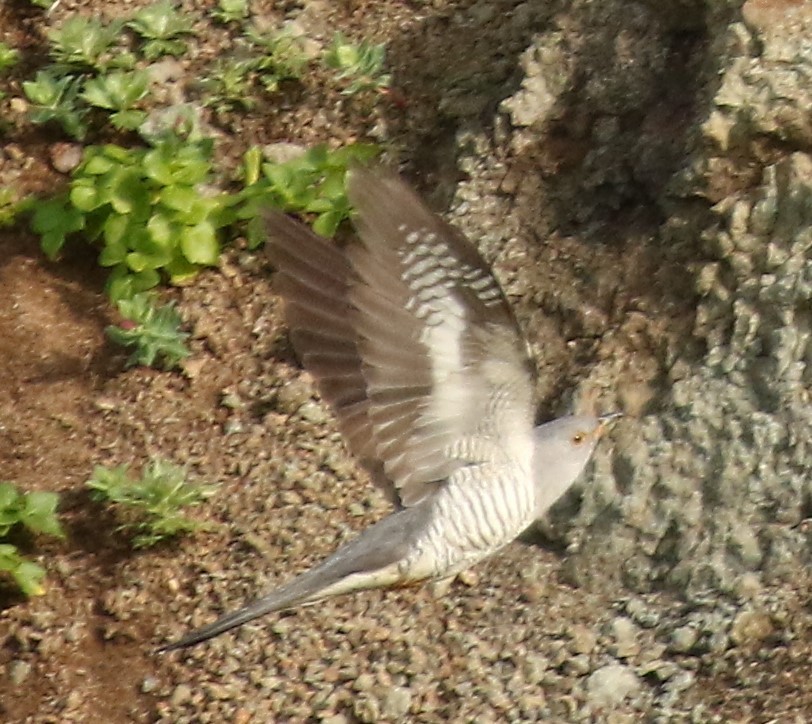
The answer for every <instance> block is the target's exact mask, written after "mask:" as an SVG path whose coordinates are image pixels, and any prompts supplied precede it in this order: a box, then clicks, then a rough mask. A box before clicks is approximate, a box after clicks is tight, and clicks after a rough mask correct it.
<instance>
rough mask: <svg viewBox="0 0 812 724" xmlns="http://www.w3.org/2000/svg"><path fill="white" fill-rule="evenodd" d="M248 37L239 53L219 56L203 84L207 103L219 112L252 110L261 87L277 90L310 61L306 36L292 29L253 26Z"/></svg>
mask: <svg viewBox="0 0 812 724" xmlns="http://www.w3.org/2000/svg"><path fill="white" fill-rule="evenodd" d="M246 37H247V42H246V43H244V44H243V46H242V47H239V48H238V49H237V55H236V56H235V57H234V58H226V59H221V60H219V61H218V62H217V63H216V65H215V68H214V72H212V73H210V74H209V76H208V77H207V78H206V79H205V80H204V81H203V82H202V84H201V85H202V87H203V90H204V91H205V94H204V95H205V100H204V104H205V105H207V106H210V107H212V108H214V110H215V112H217V113H224V112H226V111H229V110H233V109H236V108H244V109H245V110H252V109H253V108H255V107H256V103H257V93H258V91H260V90H264V91H265V92H267V93H275V92H276V91H278V90H279V86H280V84H281V83H282V82H283V81H285V80H296V79H298V78H300V77H301V75H302V71H303V70H304V68H305V66H306V65H307V63H308V62H309V59H308V57H307V54H306V53H305V50H304V41H303V39H302V38H301V37H300V36H297V35H294V34H292V33H290V32H289V31H286V30H283V31H280V32H277V33H271V34H270V35H263V34H262V33H260V32H259V31H257V30H256V29H253V30H249V31H248V33H247V36H246Z"/></svg>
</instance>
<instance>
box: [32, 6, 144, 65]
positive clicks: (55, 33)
mask: <svg viewBox="0 0 812 724" xmlns="http://www.w3.org/2000/svg"><path fill="white" fill-rule="evenodd" d="M122 27H123V24H122V23H121V22H113V23H110V24H109V25H105V24H104V23H102V22H101V21H100V20H98V19H96V18H86V17H83V16H81V15H72V16H71V17H69V18H68V19H67V20H65V22H64V23H62V25H60V26H59V27H56V28H52V29H51V30H49V31H48V40H49V41H50V44H51V48H50V52H51V57H52V58H53V59H54V61H55V62H56V64H57V72H59V73H60V74H62V73H68V72H71V71H80V72H85V71H98V72H105V71H107V70H108V69H109V68H110V67H111V66H114V67H122V63H124V64H131V63H132V58H131V57H130V56H129V55H127V54H122V53H120V52H114V51H115V50H117V49H116V48H115V46H116V45H117V41H118V37H119V34H120V33H121V29H122Z"/></svg>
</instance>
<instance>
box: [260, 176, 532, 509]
mask: <svg viewBox="0 0 812 724" xmlns="http://www.w3.org/2000/svg"><path fill="white" fill-rule="evenodd" d="M348 193H349V197H350V201H351V203H352V205H353V207H354V208H355V210H356V212H357V215H356V216H355V218H354V222H355V226H356V228H357V230H358V234H359V236H360V242H358V243H353V244H350V245H349V246H348V247H347V248H346V249H343V250H342V249H339V248H338V247H337V246H335V245H334V244H333V243H332V242H331V241H329V240H326V239H323V238H321V237H319V236H316V235H315V234H313V233H312V232H311V231H310V230H309V229H307V228H306V227H304V226H302V225H301V224H299V223H297V222H295V221H293V220H292V219H290V218H288V217H286V216H284V215H282V214H275V213H274V214H271V215H269V217H268V220H267V226H268V236H269V242H268V251H269V255H270V258H271V261H272V263H273V264H274V266H275V267H276V269H277V271H278V277H277V279H278V281H277V285H278V286H277V289H278V291H279V293H280V294H281V296H282V297H283V299H284V300H285V310H286V319H287V322H288V325H289V326H290V330H291V339H292V342H293V346H294V348H295V349H296V351H297V353H298V355H299V356H300V358H301V360H302V363H303V364H304V366H305V368H306V369H308V370H309V371H310V372H311V373H312V374H313V376H314V378H315V380H316V383H317V385H318V387H319V391H320V393H321V395H322V397H323V398H324V399H325V400H326V401H327V402H328V403H329V404H330V405H331V406H332V408H333V409H334V411H335V413H336V415H337V417H338V421H339V425H340V429H341V431H342V433H343V434H344V436H345V438H346V439H347V442H348V444H349V447H350V449H351V450H352V452H353V453H354V454H355V455H356V456H358V458H359V459H360V460H361V462H362V464H364V465H365V467H367V469H368V470H370V472H371V473H372V476H373V479H374V480H375V482H376V483H377V484H379V485H381V486H383V487H384V488H388V489H389V492H390V493H391V494H393V497H394V499H395V500H396V501H397V502H399V503H400V504H401V505H403V506H406V507H408V506H412V505H415V504H416V503H417V502H419V501H420V500H422V499H424V498H425V497H426V496H427V495H430V494H431V493H432V492H433V491H434V490H436V489H437V487H438V486H439V485H441V484H442V483H443V481H445V480H446V479H448V478H449V477H450V476H451V475H453V473H454V472H455V471H457V470H459V469H460V468H461V467H465V466H467V465H474V464H479V463H494V464H500V463H502V462H505V463H509V464H511V465H518V466H520V468H524V469H525V470H526V471H528V472H527V474H529V465H530V459H531V457H532V439H531V432H530V431H531V429H532V423H533V411H534V409H533V408H534V405H533V378H532V373H531V369H532V367H531V365H530V364H529V360H528V356H527V351H526V347H525V345H524V342H523V340H522V338H521V335H520V334H519V331H518V328H517V326H516V323H515V320H514V318H513V315H512V313H511V311H510V308H509V307H508V305H507V302H506V300H505V298H504V296H503V294H502V291H501V289H500V287H499V285H498V283H497V282H496V280H495V279H494V277H493V275H492V274H491V272H490V271H489V269H488V267H487V265H486V264H485V262H484V261H483V260H482V258H481V257H480V255H479V254H478V253H477V251H476V250H475V249H474V248H473V246H471V244H470V243H469V242H468V241H467V240H466V239H465V237H464V236H463V235H462V234H461V233H460V232H458V231H457V230H456V229H454V228H453V227H451V226H450V225H449V224H447V223H446V222H445V221H443V220H442V219H441V218H440V217H439V216H437V215H436V214H434V213H432V212H431V211H429V210H428V209H427V208H426V207H425V206H424V205H423V203H422V202H421V201H420V200H419V199H418V197H417V196H416V195H415V194H414V193H412V191H411V190H409V188H408V187H407V186H406V185H405V184H404V183H403V182H402V181H400V180H399V179H398V178H397V177H395V176H392V175H389V174H385V173H382V172H379V171H372V170H368V169H355V170H352V171H351V172H350V176H349V179H348Z"/></svg>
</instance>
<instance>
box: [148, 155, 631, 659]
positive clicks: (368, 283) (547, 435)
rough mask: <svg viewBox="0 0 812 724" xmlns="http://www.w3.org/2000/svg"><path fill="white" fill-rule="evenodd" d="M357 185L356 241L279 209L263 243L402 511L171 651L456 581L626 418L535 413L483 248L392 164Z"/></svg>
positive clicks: (299, 341) (365, 455)
mask: <svg viewBox="0 0 812 724" xmlns="http://www.w3.org/2000/svg"><path fill="white" fill-rule="evenodd" d="M346 188H347V196H348V199H349V202H350V205H351V207H352V208H353V209H354V216H353V224H354V226H355V229H356V232H357V238H356V239H354V240H353V241H352V242H351V243H349V244H347V245H346V246H344V247H340V246H338V245H337V244H336V243H335V242H333V241H331V240H330V239H327V238H324V237H321V236H318V235H317V234H315V233H314V232H312V231H311V230H310V229H309V228H308V227H307V226H305V225H304V224H302V223H301V222H299V221H297V220H294V219H293V218H291V217H289V216H287V215H285V214H283V213H281V212H267V213H266V219H265V222H266V231H267V236H268V240H267V243H266V249H267V253H268V256H269V258H270V263H271V266H272V267H273V268H275V271H276V275H275V279H274V287H275V290H276V291H277V292H278V294H279V295H280V296H281V297H282V300H283V303H284V317H285V321H286V323H287V325H288V329H289V336H290V340H291V343H292V346H293V348H294V350H295V352H296V353H297V355H298V357H299V359H300V361H301V362H302V364H303V366H304V368H305V369H306V370H308V371H309V372H310V373H311V375H312V377H313V379H314V381H315V383H316V386H317V388H318V390H319V393H320V395H321V397H322V399H323V400H324V401H326V402H327V403H328V405H329V406H330V407H331V408H332V410H333V412H334V415H335V418H336V420H337V424H338V427H339V429H340V431H341V433H342V435H343V437H344V439H345V441H346V443H347V446H348V448H349V450H350V451H351V452H352V453H353V454H354V455H355V457H356V458H357V459H358V462H359V463H360V465H361V467H362V468H364V469H365V470H366V472H367V473H368V474H369V477H370V479H371V481H372V482H373V483H374V484H375V485H376V486H378V487H379V488H381V489H382V490H383V491H384V492H385V493H386V494H387V496H388V497H389V499H390V501H391V502H392V503H393V504H394V510H393V512H392V513H391V514H390V515H388V516H387V517H384V518H383V519H382V520H380V521H379V522H377V523H375V524H373V525H372V526H370V527H369V528H367V529H366V530H364V531H363V532H362V533H361V534H360V535H358V537H356V538H355V539H353V540H351V541H350V542H349V543H347V544H346V545H344V546H343V547H340V548H339V549H338V550H337V551H336V552H335V553H334V554H332V555H331V556H329V557H327V558H326V559H325V560H324V561H323V562H322V563H320V564H318V565H316V566H315V567H314V568H312V569H310V570H308V571H306V572H304V573H302V574H300V575H299V576H297V577H294V578H293V579H292V580H291V581H290V582H288V583H286V584H283V585H282V586H281V587H279V588H277V589H275V590H272V591H271V592H270V593H268V594H267V595H264V596H261V597H260V598H258V599H256V600H255V601H253V602H252V603H249V604H248V605H246V606H245V607H244V608H241V609H239V610H237V611H235V612H233V613H228V614H226V615H224V616H222V617H221V618H219V619H218V620H216V621H214V623H211V624H209V625H207V626H203V627H202V628H199V629H197V630H194V631H191V632H190V633H188V634H186V635H185V636H183V637H182V638H180V639H178V640H176V641H173V642H171V643H168V644H166V645H164V646H163V647H161V649H160V650H162V651H171V650H173V649H180V648H184V647H186V646H191V645H193V644H198V643H200V642H202V641H205V640H207V639H210V638H212V637H214V636H218V635H220V634H222V633H224V632H226V631H229V630H231V629H233V628H236V627H238V626H241V625H243V624H245V623H247V622H249V621H252V620H254V619H256V618H258V617H260V616H264V615H266V614H268V613H271V612H274V611H281V610H287V609H291V608H295V607H298V606H304V605H311V604H314V603H317V602H319V601H323V600H325V599H327V598H331V597H333V596H338V595H340V594H346V593H350V592H354V591H359V590H363V589H370V588H381V587H400V586H407V585H412V584H419V583H421V582H426V581H432V580H433V581H444V580H450V579H452V578H453V577H454V576H455V575H456V574H458V573H460V572H462V571H463V570H465V569H467V568H469V567H470V566H473V565H474V564H476V563H478V562H479V561H481V560H482V559H484V558H486V557H488V556H491V555H492V554H494V553H496V552H497V551H498V550H500V549H501V548H503V547H504V546H505V545H507V544H508V543H510V542H511V541H513V540H514V539H515V538H516V537H518V536H519V534H521V533H522V532H523V531H524V530H525V529H527V528H528V527H529V526H530V525H531V524H532V523H533V522H534V521H536V520H537V519H539V518H540V517H541V516H542V515H543V514H544V513H545V512H546V511H547V510H548V509H549V508H550V506H551V505H552V504H553V503H554V502H555V501H556V500H557V499H558V498H559V497H560V496H561V495H562V494H563V493H564V492H565V491H566V490H567V489H568V488H569V487H570V486H571V485H572V483H573V482H575V480H576V479H577V478H578V477H579V476H580V474H581V472H582V471H583V469H584V467H585V466H586V464H587V462H588V461H589V459H590V457H591V455H592V453H593V451H594V449H595V446H596V444H597V442H598V439H599V438H600V436H601V434H602V433H603V431H604V429H605V428H606V426H607V425H608V424H609V423H610V422H612V421H613V420H614V419H616V418H617V417H618V416H619V413H612V414H609V415H604V416H600V417H599V416H596V415H594V414H592V413H581V414H571V415H566V416H564V417H560V418H558V419H555V420H552V421H550V422H547V423H544V424H541V425H538V426H536V425H535V424H534V421H535V406H534V402H533V400H534V381H535V377H534V369H535V367H534V365H533V364H532V363H531V356H530V353H529V349H528V347H527V345H526V343H525V341H524V338H523V337H522V334H521V332H520V330H519V327H518V325H517V322H516V319H515V317H514V315H513V312H512V311H511V308H510V306H509V304H508V302H507V299H506V297H505V295H504V293H503V292H502V289H501V287H500V286H499V284H498V282H497V280H496V279H495V277H494V275H493V274H492V272H491V270H490V269H489V267H488V265H487V264H486V262H485V261H484V260H483V258H482V257H481V256H480V254H479V253H478V251H477V250H476V249H475V248H474V246H473V245H472V244H471V243H470V242H469V241H468V240H467V238H466V237H465V236H464V235H463V234H462V233H461V232H460V231H459V230H457V229H456V228H455V227H453V226H452V225H450V224H449V223H447V222H446V221H445V220H444V219H442V218H441V217H440V216H439V215H437V214H435V213H434V212H432V211H430V210H429V209H428V207H427V206H426V205H424V203H423V202H422V201H421V200H420V198H419V197H418V196H417V195H416V194H415V193H414V192H413V191H412V190H411V189H410V187H409V186H408V185H407V184H406V183H405V182H404V181H402V180H401V178H400V177H399V176H398V175H397V174H395V173H394V172H389V171H386V170H383V169H381V168H374V167H373V168H370V167H357V168H352V169H350V170H349V171H348V173H347V180H346Z"/></svg>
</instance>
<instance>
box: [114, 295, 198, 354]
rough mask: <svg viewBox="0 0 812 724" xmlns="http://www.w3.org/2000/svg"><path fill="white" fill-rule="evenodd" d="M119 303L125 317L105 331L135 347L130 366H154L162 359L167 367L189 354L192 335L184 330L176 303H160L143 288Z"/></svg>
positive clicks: (123, 342) (119, 309) (119, 308)
mask: <svg viewBox="0 0 812 724" xmlns="http://www.w3.org/2000/svg"><path fill="white" fill-rule="evenodd" d="M117 306H118V311H119V313H120V314H121V316H122V317H123V318H124V320H125V321H124V323H123V324H121V325H119V326H112V325H111V326H109V327H107V329H105V332H106V333H107V336H108V337H110V339H112V340H113V341H114V342H116V343H117V344H120V345H122V346H124V347H135V351H134V352H133V353H132V354H131V355H130V358H129V359H128V360H127V364H128V366H129V365H137V364H138V365H144V366H146V367H153V366H155V364H156V362H157V361H158V360H161V361H162V363H163V367H164V369H167V370H169V369H172V368H173V367H175V366H176V365H177V364H178V362H180V361H181V360H182V359H183V358H184V357H188V356H189V350H188V349H187V347H186V339H187V337H188V336H189V335H188V333H186V332H182V331H181V329H180V325H181V323H182V320H181V318H180V315H179V314H178V313H177V311H176V310H175V307H174V305H173V304H164V305H161V306H158V305H156V304H155V299H154V297H153V296H152V295H150V294H148V293H146V292H142V293H140V294H135V295H133V296H132V297H131V298H129V299H119V300H118V302H117Z"/></svg>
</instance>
